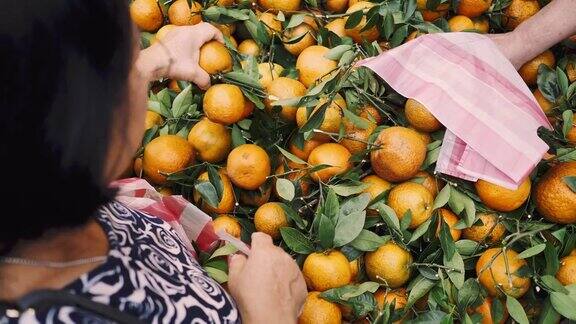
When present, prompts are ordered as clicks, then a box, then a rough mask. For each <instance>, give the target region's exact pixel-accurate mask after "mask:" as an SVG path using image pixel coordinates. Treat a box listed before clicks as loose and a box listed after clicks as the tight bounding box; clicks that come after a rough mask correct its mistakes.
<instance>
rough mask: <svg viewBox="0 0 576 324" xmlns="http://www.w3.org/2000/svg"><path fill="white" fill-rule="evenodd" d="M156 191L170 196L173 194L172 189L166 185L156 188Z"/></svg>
mask: <svg viewBox="0 0 576 324" xmlns="http://www.w3.org/2000/svg"><path fill="white" fill-rule="evenodd" d="M158 193H160V194H161V195H163V196H172V195H173V194H174V191H172V189H170V188H168V187H162V188H160V189H158Z"/></svg>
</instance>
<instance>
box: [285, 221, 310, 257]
mask: <svg viewBox="0 0 576 324" xmlns="http://www.w3.org/2000/svg"><path fill="white" fill-rule="evenodd" d="M280 235H281V236H282V240H283V241H284V243H286V245H287V246H288V248H289V249H290V250H292V251H294V252H296V253H300V254H310V253H312V252H314V246H313V244H312V242H311V241H310V240H309V239H308V238H307V237H306V236H304V234H302V233H300V231H298V230H297V229H295V228H292V227H283V228H281V229H280Z"/></svg>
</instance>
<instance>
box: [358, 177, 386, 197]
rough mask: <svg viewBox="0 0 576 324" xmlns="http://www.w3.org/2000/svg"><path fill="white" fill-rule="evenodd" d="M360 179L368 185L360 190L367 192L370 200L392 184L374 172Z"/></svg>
mask: <svg viewBox="0 0 576 324" xmlns="http://www.w3.org/2000/svg"><path fill="white" fill-rule="evenodd" d="M361 181H362V182H363V183H365V184H367V185H368V187H366V189H364V190H362V192H363V193H367V194H369V195H370V200H374V199H375V198H376V197H378V196H379V195H381V194H382V193H383V192H385V191H388V190H390V188H392V184H391V183H390V182H388V181H386V180H384V179H382V178H380V177H379V176H377V175H374V174H371V175H367V176H365V177H364V178H362V180H361Z"/></svg>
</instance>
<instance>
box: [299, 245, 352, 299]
mask: <svg viewBox="0 0 576 324" xmlns="http://www.w3.org/2000/svg"><path fill="white" fill-rule="evenodd" d="M302 274H303V275H304V279H305V280H306V284H307V285H308V288H310V289H312V290H316V291H325V290H328V289H332V288H338V287H342V286H345V285H347V284H349V283H350V282H351V281H352V272H351V270H350V264H349V261H348V259H347V258H346V256H345V255H344V254H343V253H342V252H340V251H337V250H331V251H326V252H320V253H318V252H314V253H312V254H310V255H308V257H306V260H305V261H304V265H303V266H302Z"/></svg>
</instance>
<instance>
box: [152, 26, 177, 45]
mask: <svg viewBox="0 0 576 324" xmlns="http://www.w3.org/2000/svg"><path fill="white" fill-rule="evenodd" d="M176 27H177V26H176V25H172V24H169V25H164V26H162V27H160V29H158V31H157V32H156V35H155V36H154V40H153V41H152V43H155V42H156V41H159V40H162V39H164V37H166V35H168V33H169V32H170V31H171V30H173V29H174V28H176Z"/></svg>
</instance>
